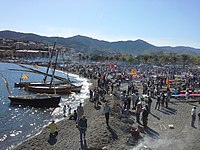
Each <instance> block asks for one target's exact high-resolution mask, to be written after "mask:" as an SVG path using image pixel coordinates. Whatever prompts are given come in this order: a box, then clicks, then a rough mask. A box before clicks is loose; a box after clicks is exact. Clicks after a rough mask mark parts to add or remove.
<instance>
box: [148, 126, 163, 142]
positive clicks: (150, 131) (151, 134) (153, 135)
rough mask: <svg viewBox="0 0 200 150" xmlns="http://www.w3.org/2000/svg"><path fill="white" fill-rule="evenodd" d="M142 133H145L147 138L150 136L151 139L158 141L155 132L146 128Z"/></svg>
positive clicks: (157, 134) (157, 135)
mask: <svg viewBox="0 0 200 150" xmlns="http://www.w3.org/2000/svg"><path fill="white" fill-rule="evenodd" d="M144 133H146V134H147V135H148V136H150V137H151V138H153V139H158V138H159V136H160V134H159V133H158V132H156V131H155V130H153V129H151V128H149V127H147V128H145V129H144Z"/></svg>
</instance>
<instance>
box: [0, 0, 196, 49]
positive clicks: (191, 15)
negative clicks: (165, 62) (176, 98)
mask: <svg viewBox="0 0 200 150" xmlns="http://www.w3.org/2000/svg"><path fill="white" fill-rule="evenodd" d="M0 4H1V5H0V14H1V21H0V30H13V31H18V32H26V33H36V34H39V35H44V36H61V37H71V36H74V35H84V36H88V37H92V38H96V39H99V40H106V41H120V40H123V41H125V40H137V39H142V40H145V41H147V42H149V43H151V44H153V45H156V46H180V45H181V46H191V47H195V48H200V0H0Z"/></svg>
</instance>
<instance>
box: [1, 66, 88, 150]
mask: <svg viewBox="0 0 200 150" xmlns="http://www.w3.org/2000/svg"><path fill="white" fill-rule="evenodd" d="M27 66H28V65H27ZM28 67H33V66H28ZM13 69H16V70H17V69H18V70H20V71H16V70H13ZM35 69H36V68H35ZM37 70H39V71H43V72H46V67H41V66H39V67H38V68H37ZM51 72H52V70H50V72H49V73H51ZM0 73H1V74H2V75H3V76H4V77H5V78H6V79H7V81H8V83H9V88H10V90H11V93H12V95H30V94H32V93H30V92H27V91H25V90H23V89H22V88H15V87H14V83H15V82H19V81H20V78H21V76H23V74H27V75H28V79H23V81H27V82H29V81H33V82H34V81H40V82H41V81H42V80H43V78H44V75H40V74H34V73H30V72H25V69H24V68H22V67H20V66H19V65H17V64H13V63H0ZM55 75H57V76H61V77H66V78H67V77H69V79H70V80H71V81H73V82H75V83H76V84H82V85H83V86H82V89H81V92H80V93H72V94H68V95H61V102H60V104H59V106H60V107H57V108H48V109H45V108H34V107H28V106H26V107H25V106H20V105H19V106H12V105H10V100H9V99H8V96H9V94H8V91H7V88H6V85H5V83H4V81H3V79H2V78H1V77H0V150H10V149H12V148H13V147H15V146H16V145H18V144H19V143H21V142H23V141H25V140H27V139H28V138H31V137H32V136H34V135H36V134H39V133H40V132H41V131H42V129H43V128H44V127H45V126H46V125H48V124H49V122H50V121H51V120H52V119H54V120H55V121H56V122H57V121H61V120H63V119H66V118H67V117H64V115H63V106H64V105H68V104H69V105H70V107H71V108H72V111H73V110H74V109H76V107H77V106H78V105H79V103H80V102H82V103H83V104H84V100H85V99H87V98H89V86H90V84H91V83H90V82H89V80H87V79H85V78H82V77H79V76H78V75H75V74H70V73H67V72H63V71H59V70H56V72H55ZM47 80H49V81H50V80H51V78H49V77H48V78H47Z"/></svg>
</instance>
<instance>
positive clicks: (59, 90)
mask: <svg viewBox="0 0 200 150" xmlns="http://www.w3.org/2000/svg"><path fill="white" fill-rule="evenodd" d="M24 89H25V90H26V91H29V92H33V93H47V94H54V93H56V94H70V93H71V88H70V86H69V87H68V86H59V87H51V88H50V87H45V86H26V87H25V88H24Z"/></svg>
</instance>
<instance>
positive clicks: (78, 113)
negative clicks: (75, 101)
mask: <svg viewBox="0 0 200 150" xmlns="http://www.w3.org/2000/svg"><path fill="white" fill-rule="evenodd" d="M76 112H77V122H78V121H79V119H80V118H81V117H82V116H83V114H84V109H83V106H82V103H80V105H79V106H78V107H77V109H76Z"/></svg>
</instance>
